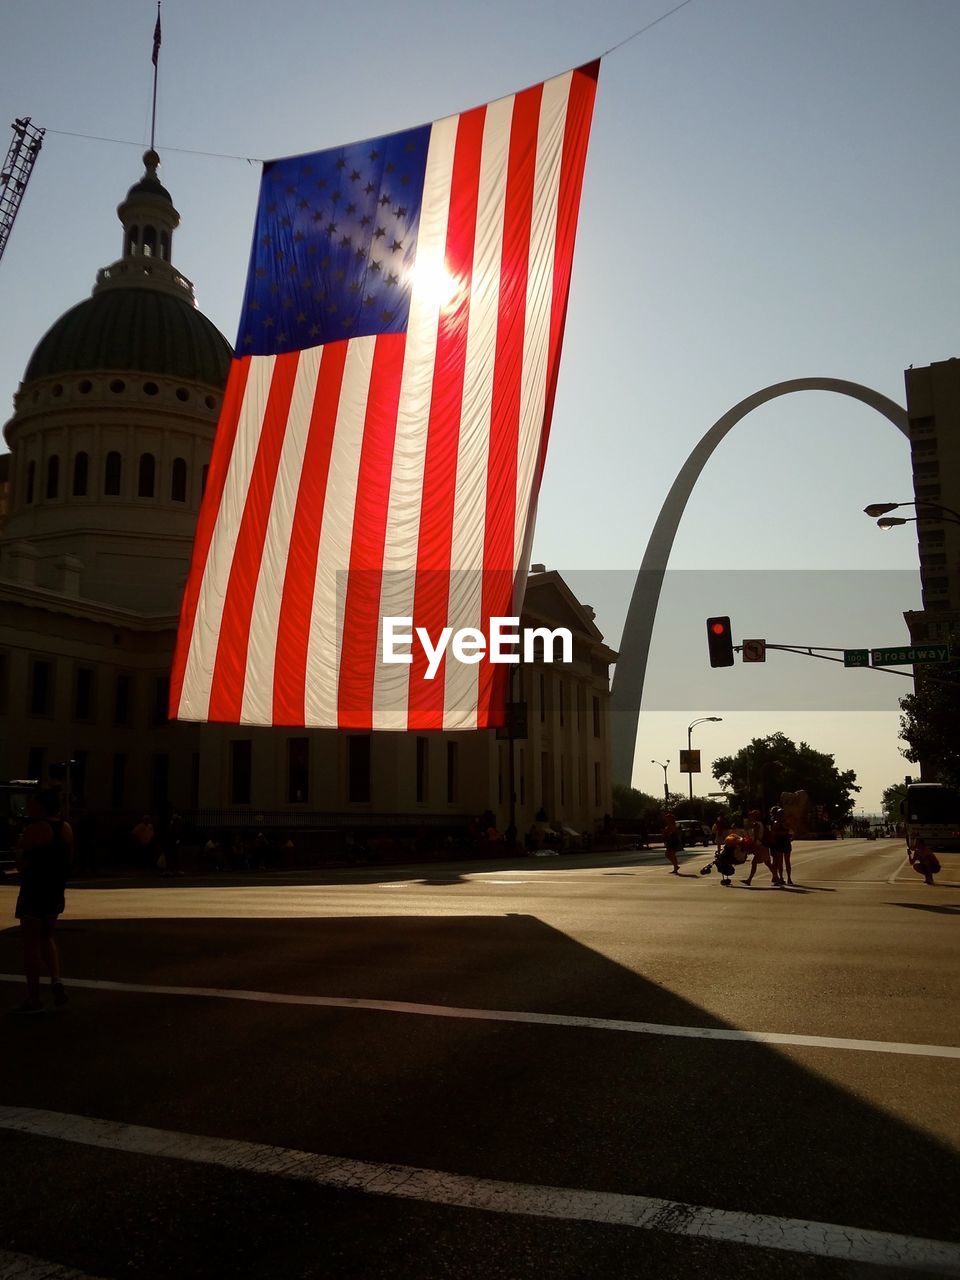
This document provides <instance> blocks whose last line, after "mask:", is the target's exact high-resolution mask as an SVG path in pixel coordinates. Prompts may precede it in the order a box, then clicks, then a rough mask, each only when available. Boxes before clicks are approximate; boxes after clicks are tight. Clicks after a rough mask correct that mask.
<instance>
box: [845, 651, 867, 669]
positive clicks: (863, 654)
mask: <svg viewBox="0 0 960 1280" xmlns="http://www.w3.org/2000/svg"><path fill="white" fill-rule="evenodd" d="M843 665H844V666H845V667H869V665H870V650H869V649H844V651H843Z"/></svg>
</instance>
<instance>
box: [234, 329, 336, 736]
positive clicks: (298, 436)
mask: <svg viewBox="0 0 960 1280" xmlns="http://www.w3.org/2000/svg"><path fill="white" fill-rule="evenodd" d="M322 354H323V347H311V348H310V349H309V350H307V351H302V352H301V353H300V359H299V361H298V362H297V376H296V379H295V381H294V386H293V395H292V397H291V400H290V412H289V415H288V417H287V426H286V431H285V433H284V437H283V446H282V449H281V453H280V465H279V467H278V469H277V480H276V485H275V487H274V490H273V500H272V502H271V504H270V515H269V518H268V521H267V533H266V538H265V539H264V544H263V556H262V558H261V560H260V576H259V578H258V579H257V590H256V594H255V596H254V600H253V612H252V614H251V616H250V638H249V643H248V647H247V668H246V675H245V678H244V686H243V707H242V710H241V713H240V723H241V724H272V723H273V672H274V665H275V659H276V653H277V631H278V630H279V625H280V605H281V602H282V600H283V583H284V576H285V574H286V568H287V553H288V551H289V549H290V534H291V530H292V529H293V517H294V513H295V511H296V509H297V491H298V489H299V487H300V472H301V470H302V467H303V455H304V451H305V450H306V446H307V436H308V435H309V434H310V421H311V418H312V411H313V401H314V396H315V395H316V391H317V377H318V375H319V372H320V359H321V356H322Z"/></svg>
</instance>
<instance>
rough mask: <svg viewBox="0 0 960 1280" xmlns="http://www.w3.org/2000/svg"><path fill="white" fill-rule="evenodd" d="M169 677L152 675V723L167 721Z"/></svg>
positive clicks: (165, 722)
mask: <svg viewBox="0 0 960 1280" xmlns="http://www.w3.org/2000/svg"><path fill="white" fill-rule="evenodd" d="M169 704H170V677H169V676H154V677H153V723H154V724H155V725H160V724H167V723H168V721H169V715H168V712H169Z"/></svg>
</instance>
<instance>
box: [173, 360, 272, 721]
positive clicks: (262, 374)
mask: <svg viewBox="0 0 960 1280" xmlns="http://www.w3.org/2000/svg"><path fill="white" fill-rule="evenodd" d="M275 363H276V356H253V357H252V359H251V361H250V371H249V374H248V375H247V385H246V388H245V390H244V395H243V406H242V408H241V410H240V419H239V422H238V425H237V433H236V439H235V440H234V445H233V453H232V454H231V456H230V462H229V466H228V469H227V478H226V481H225V483H224V487H223V495H222V497H221V499H220V508H219V510H218V511H217V520H216V524H215V526H214V530H213V537H212V539H211V542H210V550H209V552H208V553H207V563H206V564H205V566H204V569H203V582H202V584H201V587H200V595H199V599H198V600H197V612H196V617H195V618H194V623H193V632H192V634H191V636H190V651H189V654H188V656H187V664H186V670H185V672H184V678H183V692H182V694H181V697H180V709H179V713H178V714H179V717H180V719H183V720H206V719H207V714H208V710H209V706H210V687H211V684H212V683H213V668H214V663H215V662H216V657H217V644H218V642H219V638H220V623H221V619H222V618H223V605H224V601H225V599H226V593H227V583H228V582H229V581H230V569H231V566H232V564H233V550H234V546H235V545H236V540H237V534H238V532H239V530H240V522H241V520H242V519H243V509H244V506H245V505H246V501H247V490H248V488H249V486H250V476H251V474H252V472H253V464H254V461H255V460H256V456H257V446H258V445H259V443H260V432H261V430H262V428H263V415H264V413H265V411H266V407H267V398H268V396H269V394H270V384H271V382H272V381H273V366H274V364H275Z"/></svg>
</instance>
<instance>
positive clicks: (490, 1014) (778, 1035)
mask: <svg viewBox="0 0 960 1280" xmlns="http://www.w3.org/2000/svg"><path fill="white" fill-rule="evenodd" d="M22 981H23V979H22V977H20V976H19V975H18V974H13V973H0V982H22ZM68 985H69V986H70V987H78V988H87V989H90V990H93V991H119V992H129V993H131V994H135V995H155V996H192V997H194V998H201V999H207V1000H250V1001H253V1002H254V1003H257V1004H293V1005H305V1006H308V1007H317V1008H330V1009H364V1010H368V1011H372V1012H375V1013H405V1014H413V1015H417V1016H421V1017H428V1018H464V1019H469V1020H473V1021H479V1022H519V1023H527V1024H530V1025H534V1026H547V1027H577V1028H585V1029H587V1030H592V1031H620V1032H627V1033H629V1034H633V1035H648V1036H680V1037H682V1038H684V1039H692V1040H734V1041H742V1042H744V1041H745V1042H746V1043H748V1044H779V1045H788V1046H790V1047H800V1048H812V1049H841V1050H847V1051H853V1052H859V1053H897V1054H906V1055H909V1056H911V1057H921V1058H953V1059H960V1046H955V1045H943V1044H901V1043H898V1042H897V1041H892V1040H852V1039H845V1038H843V1037H840V1036H804V1035H792V1034H789V1033H787V1032H781V1031H742V1030H739V1029H737V1028H734V1027H685V1026H675V1025H673V1024H672V1023H664V1022H631V1021H627V1020H625V1019H621V1018H588V1017H580V1016H579V1015H577V1014H570V1013H531V1012H524V1011H519V1010H514V1009H468V1008H458V1007H457V1006H456V1005H446V1004H417V1003H413V1002H409V1001H404V1000H364V999H360V998H359V997H354V996H309V995H297V994H295V993H293V992H284V991H244V990H241V989H240V988H235V987H179V986H161V985H158V984H155V983H139V982H111V981H109V980H108V979H106V978H70V979H69V980H68Z"/></svg>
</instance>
